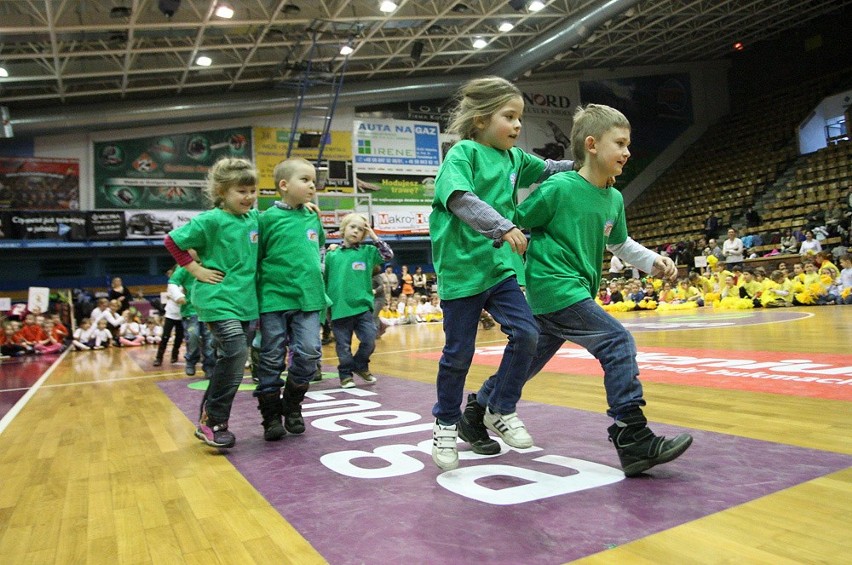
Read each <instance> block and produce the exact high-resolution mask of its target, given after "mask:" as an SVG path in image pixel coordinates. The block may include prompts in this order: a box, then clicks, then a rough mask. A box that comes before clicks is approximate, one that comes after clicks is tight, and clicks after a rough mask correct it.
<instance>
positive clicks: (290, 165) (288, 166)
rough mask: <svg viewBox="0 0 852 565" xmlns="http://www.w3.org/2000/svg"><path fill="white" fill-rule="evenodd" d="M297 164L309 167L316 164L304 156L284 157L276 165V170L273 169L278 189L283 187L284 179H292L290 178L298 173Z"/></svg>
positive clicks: (276, 188)
mask: <svg viewBox="0 0 852 565" xmlns="http://www.w3.org/2000/svg"><path fill="white" fill-rule="evenodd" d="M296 165H308V166H309V167H313V166H314V164H313V163H311V162H310V161H308V160H307V159H305V158H303V157H289V158H287V159H284V160H283V161H281V162H280V163H278V164H277V165H275V170H273V171H272V178H273V180H274V182H275V190H278V189H279V188H280V187H281V181H282V180H290V178H291V177H292V176H293V175H294V174H295V173H296Z"/></svg>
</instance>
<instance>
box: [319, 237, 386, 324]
mask: <svg viewBox="0 0 852 565" xmlns="http://www.w3.org/2000/svg"><path fill="white" fill-rule="evenodd" d="M381 262H382V256H381V255H380V254H379V250H378V249H376V247H375V246H373V245H365V244H363V243H362V244H361V245H359V246H358V247H343V246H340V247H338V248H337V249H335V250H334V251H329V252H328V253H326V255H325V281H326V283H325V284H326V292H327V293H328V297H329V298H331V319H332V320H337V319H340V318H347V317H349V316H356V315H358V314H361V313H362V312H367V311H372V309H373V269H374V268H375V266H376V265H379V264H381Z"/></svg>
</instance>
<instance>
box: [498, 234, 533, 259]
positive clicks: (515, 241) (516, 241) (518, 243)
mask: <svg viewBox="0 0 852 565" xmlns="http://www.w3.org/2000/svg"><path fill="white" fill-rule="evenodd" d="M501 239H502V240H503V241H505V242H507V243H508V244H509V245H510V246H511V247H512V251H513V252H515V253H517V254H518V255H523V254H524V253H526V251H527V237H526V236H525V235H524V233H523V232H522V231H521V230H519V229H518V228H512V229H510V230H509V231H507V232H506V233H504V234H503V237H502V238H501Z"/></svg>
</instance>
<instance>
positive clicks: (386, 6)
mask: <svg viewBox="0 0 852 565" xmlns="http://www.w3.org/2000/svg"><path fill="white" fill-rule="evenodd" d="M379 10H380V11H382V12H384V13H385V14H390V13H391V12H393V11H394V10H396V2H391V1H390V0H385V1H384V2H382V3H381V5H380V6H379Z"/></svg>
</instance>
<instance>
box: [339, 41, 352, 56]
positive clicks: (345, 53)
mask: <svg viewBox="0 0 852 565" xmlns="http://www.w3.org/2000/svg"><path fill="white" fill-rule="evenodd" d="M354 52H355V48H354V47H352V44H351V43H347V44H346V45H344V46H342V47H341V48H340V54H341V55H343V56H344V57H348V56H349V55H351V54H352V53H354Z"/></svg>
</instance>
